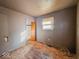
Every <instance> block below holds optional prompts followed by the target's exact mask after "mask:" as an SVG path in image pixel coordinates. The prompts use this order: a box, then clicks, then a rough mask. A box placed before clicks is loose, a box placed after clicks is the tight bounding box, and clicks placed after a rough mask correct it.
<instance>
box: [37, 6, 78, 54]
mask: <svg viewBox="0 0 79 59" xmlns="http://www.w3.org/2000/svg"><path fill="white" fill-rule="evenodd" d="M46 17H54V26H55V28H54V30H52V31H51V30H49V31H46V30H42V19H43V18H46ZM36 22H37V41H39V42H43V43H46V44H47V45H50V46H53V47H62V48H69V49H70V51H71V52H73V53H75V49H76V6H73V7H69V8H66V9H63V10H60V11H56V12H53V13H50V14H47V15H44V16H40V17H38V18H36Z"/></svg>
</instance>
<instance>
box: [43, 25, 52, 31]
mask: <svg viewBox="0 0 79 59" xmlns="http://www.w3.org/2000/svg"><path fill="white" fill-rule="evenodd" d="M43 30H52V26H51V25H43Z"/></svg>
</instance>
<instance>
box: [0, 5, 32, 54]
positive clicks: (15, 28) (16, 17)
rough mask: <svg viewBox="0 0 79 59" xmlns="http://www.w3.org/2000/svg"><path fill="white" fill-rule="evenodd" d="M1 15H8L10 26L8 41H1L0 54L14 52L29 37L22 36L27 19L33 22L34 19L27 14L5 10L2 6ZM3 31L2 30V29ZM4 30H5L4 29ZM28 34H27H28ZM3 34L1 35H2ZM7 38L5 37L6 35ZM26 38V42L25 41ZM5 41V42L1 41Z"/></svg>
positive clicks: (0, 8)
mask: <svg viewBox="0 0 79 59" xmlns="http://www.w3.org/2000/svg"><path fill="white" fill-rule="evenodd" d="M0 14H3V15H6V19H7V24H8V26H7V27H8V33H7V35H8V41H7V42H5V41H4V38H3V39H0V54H1V53H3V52H5V51H11V50H14V49H16V48H18V47H20V46H21V45H23V44H25V42H26V40H27V36H25V37H24V36H21V35H22V32H24V29H25V25H24V24H25V19H27V18H28V19H29V20H33V18H32V17H30V16H27V15H25V14H22V13H19V12H16V11H13V10H10V9H7V8H4V7H1V6H0ZM0 29H1V28H0ZM3 30H4V29H3ZM27 33H28V32H26V34H27ZM0 34H1V33H0ZM4 36H5V35H4ZM23 38H25V39H26V40H23ZM1 40H3V41H1Z"/></svg>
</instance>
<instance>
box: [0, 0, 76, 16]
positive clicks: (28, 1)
mask: <svg viewBox="0 0 79 59" xmlns="http://www.w3.org/2000/svg"><path fill="white" fill-rule="evenodd" d="M76 3H77V0H0V5H1V6H4V7H6V8H10V9H13V10H16V11H19V12H22V13H25V14H28V15H31V16H40V15H44V14H47V13H49V12H54V11H57V10H60V9H63V8H67V7H69V6H72V5H75V4H76Z"/></svg>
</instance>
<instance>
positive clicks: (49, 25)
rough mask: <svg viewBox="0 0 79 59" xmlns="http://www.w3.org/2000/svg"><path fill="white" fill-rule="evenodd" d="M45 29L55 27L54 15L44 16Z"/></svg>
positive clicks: (43, 25) (43, 24)
mask: <svg viewBox="0 0 79 59" xmlns="http://www.w3.org/2000/svg"><path fill="white" fill-rule="evenodd" d="M42 29H43V30H53V29H54V17H49V18H44V19H43V21H42Z"/></svg>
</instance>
